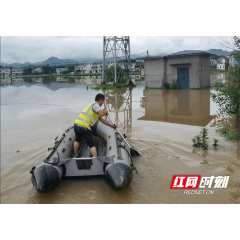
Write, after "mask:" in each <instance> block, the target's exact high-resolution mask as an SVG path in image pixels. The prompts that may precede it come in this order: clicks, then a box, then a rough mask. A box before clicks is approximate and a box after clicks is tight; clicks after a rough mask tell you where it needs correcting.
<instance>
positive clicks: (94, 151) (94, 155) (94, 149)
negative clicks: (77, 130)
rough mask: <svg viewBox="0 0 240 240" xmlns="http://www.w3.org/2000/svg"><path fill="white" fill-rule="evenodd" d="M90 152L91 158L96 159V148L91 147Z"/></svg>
mask: <svg viewBox="0 0 240 240" xmlns="http://www.w3.org/2000/svg"><path fill="white" fill-rule="evenodd" d="M90 152H91V154H92V156H93V157H97V149H96V147H91V148H90Z"/></svg>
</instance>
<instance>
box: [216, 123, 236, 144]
mask: <svg viewBox="0 0 240 240" xmlns="http://www.w3.org/2000/svg"><path fill="white" fill-rule="evenodd" d="M218 131H219V132H220V133H221V134H222V135H223V136H224V137H225V138H226V139H228V140H231V141H237V139H238V136H237V131H236V129H232V128H231V127H230V126H229V125H227V124H224V125H223V126H221V127H219V129H218Z"/></svg>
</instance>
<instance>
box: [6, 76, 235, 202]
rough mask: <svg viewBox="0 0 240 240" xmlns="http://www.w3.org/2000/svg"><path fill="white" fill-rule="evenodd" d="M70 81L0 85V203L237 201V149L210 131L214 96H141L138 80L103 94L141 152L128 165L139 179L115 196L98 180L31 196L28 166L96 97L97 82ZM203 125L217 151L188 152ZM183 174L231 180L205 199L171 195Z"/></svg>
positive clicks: (207, 93)
mask: <svg viewBox="0 0 240 240" xmlns="http://www.w3.org/2000/svg"><path fill="white" fill-rule="evenodd" d="M73 79H74V80H73ZM73 79H70V80H69V79H68V80H66V79H62V80H61V79H58V81H56V79H55V80H49V79H46V78H41V79H38V80H36V79H22V78H18V79H17V78H15V79H12V80H11V81H8V82H7V80H5V81H2V82H1V202H2V203H240V162H239V156H238V154H237V153H238V146H237V144H236V143H234V142H231V141H227V140H226V139H224V138H223V137H222V136H220V135H219V133H218V132H216V127H211V126H212V124H211V123H212V122H213V121H214V119H215V117H216V116H215V115H216V114H217V111H218V106H217V105H216V104H215V103H214V102H213V101H212V100H211V97H210V91H213V90H210V89H204V90H183V91H179V90H151V89H146V90H145V86H144V82H143V83H142V84H138V85H137V87H136V88H134V89H133V90H131V91H130V90H128V89H119V90H106V91H103V94H105V96H106V105H105V107H106V108H107V109H108V110H109V111H110V112H111V113H110V117H111V119H112V120H113V121H115V123H117V125H118V126H119V127H120V128H121V130H122V132H123V133H126V135H127V139H128V141H129V143H130V144H131V145H132V146H133V147H134V148H135V149H136V150H138V151H139V152H140V154H141V157H139V158H137V159H134V164H135V166H136V168H137V170H138V173H139V175H137V174H136V172H134V177H133V181H132V183H131V184H130V186H129V187H128V188H126V189H124V190H122V191H115V190H113V189H111V187H110V186H108V184H107V183H106V181H105V178H104V177H97V178H96V177H95V178H87V179H82V178H81V179H63V180H62V181H61V182H60V184H59V185H58V187H57V188H56V189H55V190H53V191H52V192H49V193H41V194H40V193H37V192H36V190H35V189H34V188H33V186H32V183H31V180H30V177H31V175H30V173H29V172H30V170H31V168H32V167H33V166H36V164H37V163H38V162H39V161H40V160H41V159H42V157H43V155H44V154H45V152H46V150H47V148H48V147H52V146H53V144H54V139H55V138H56V137H57V136H60V135H62V133H63V132H64V131H65V129H67V128H68V127H70V126H72V125H73V123H74V121H75V118H76V117H77V116H78V114H79V113H80V112H81V111H82V110H83V108H84V107H86V106H87V105H88V104H90V103H91V102H93V101H94V98H95V95H96V94H97V93H99V92H102V91H101V90H100V91H96V90H92V89H91V86H88V85H92V84H98V82H97V81H98V80H97V79H96V80H89V79H87V80H86V79H85V80H81V79H79V81H78V80H77V79H76V78H73ZM13 80H14V81H13ZM204 126H207V127H208V128H209V138H210V139H209V141H210V142H212V141H213V139H214V138H217V139H219V145H220V146H219V148H218V150H215V149H214V148H213V147H211V146H210V148H209V150H207V151H203V150H200V149H199V148H193V147H192V141H191V139H192V138H193V137H194V136H195V135H197V134H199V132H200V131H201V128H202V127H204ZM184 174H187V175H201V176H212V175H214V176H230V181H229V184H228V187H227V189H212V190H214V194H210V195H206V194H202V195H186V194H184V190H181V189H178V190H175V189H174V190H171V189H170V184H171V180H172V177H173V175H184ZM140 176H141V177H140Z"/></svg>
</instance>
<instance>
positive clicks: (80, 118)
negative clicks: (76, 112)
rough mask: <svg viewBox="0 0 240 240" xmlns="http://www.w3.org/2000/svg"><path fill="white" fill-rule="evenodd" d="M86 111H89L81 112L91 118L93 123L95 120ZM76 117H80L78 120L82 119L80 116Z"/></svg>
mask: <svg viewBox="0 0 240 240" xmlns="http://www.w3.org/2000/svg"><path fill="white" fill-rule="evenodd" d="M88 113H89V111H88V112H86V113H85V112H82V113H81V114H84V115H85V116H87V117H89V118H90V119H91V120H92V122H93V123H95V122H96V121H95V120H94V118H93V117H92V116H90V115H89V114H88ZM78 119H80V120H81V121H82V118H79V117H78Z"/></svg>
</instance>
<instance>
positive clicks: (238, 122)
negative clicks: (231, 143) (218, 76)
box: [211, 37, 240, 151]
mask: <svg viewBox="0 0 240 240" xmlns="http://www.w3.org/2000/svg"><path fill="white" fill-rule="evenodd" d="M234 42H235V49H236V50H235V54H234V55H235V59H236V60H238V61H239V60H240V39H239V38H238V37H234ZM226 78H227V81H226V84H224V83H215V84H214V87H215V90H216V92H215V93H212V94H211V96H212V98H213V101H215V102H216V103H217V104H218V105H219V113H220V115H219V118H218V120H216V121H215V123H214V125H215V124H216V125H217V126H218V127H219V129H220V131H221V132H223V133H224V132H232V133H233V134H234V135H235V136H237V137H236V139H240V64H239V65H237V66H235V67H234V68H232V69H229V70H228V73H227V77H226ZM226 128H227V130H226ZM239 151H240V146H239Z"/></svg>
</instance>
